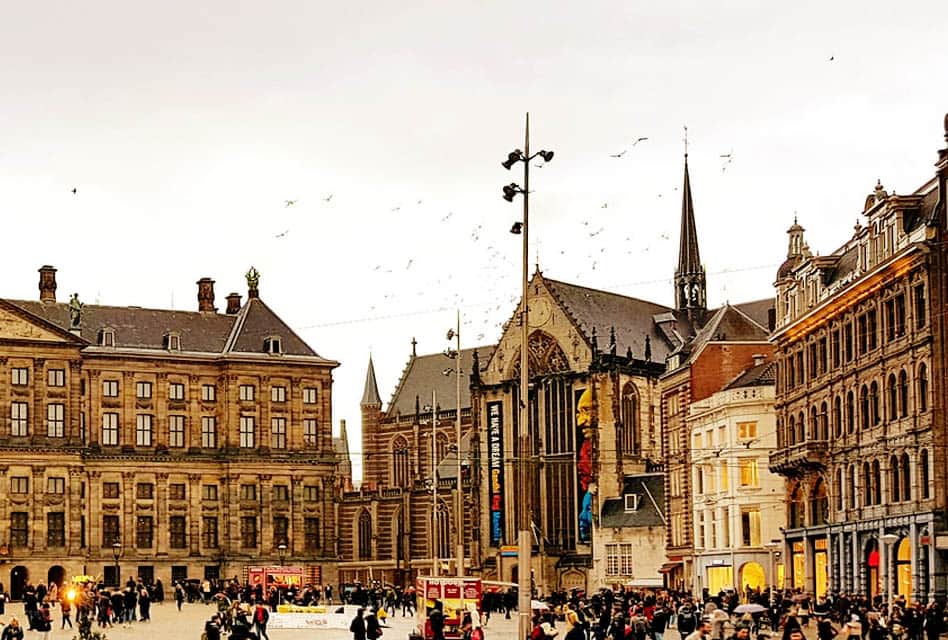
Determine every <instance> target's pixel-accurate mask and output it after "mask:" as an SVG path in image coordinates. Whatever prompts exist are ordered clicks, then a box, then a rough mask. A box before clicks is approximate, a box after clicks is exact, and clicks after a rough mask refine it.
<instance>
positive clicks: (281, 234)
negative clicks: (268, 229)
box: [276, 229, 290, 238]
mask: <svg viewBox="0 0 948 640" xmlns="http://www.w3.org/2000/svg"><path fill="white" fill-rule="evenodd" d="M289 232H290V230H289V229H287V230H286V231H284V232H283V233H278V234H276V237H277V238H285V237H286V234H288V233H289Z"/></svg>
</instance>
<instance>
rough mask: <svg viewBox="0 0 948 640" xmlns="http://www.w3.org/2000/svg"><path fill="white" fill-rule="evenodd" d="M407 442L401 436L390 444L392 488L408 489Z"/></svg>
mask: <svg viewBox="0 0 948 640" xmlns="http://www.w3.org/2000/svg"><path fill="white" fill-rule="evenodd" d="M410 475H411V474H410V473H409V459H408V441H407V440H406V439H405V438H403V437H402V436H398V437H397V438H395V441H394V442H393V443H392V486H393V487H401V488H402V489H408V488H410Z"/></svg>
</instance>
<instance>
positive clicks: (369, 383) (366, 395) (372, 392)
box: [361, 355, 382, 407]
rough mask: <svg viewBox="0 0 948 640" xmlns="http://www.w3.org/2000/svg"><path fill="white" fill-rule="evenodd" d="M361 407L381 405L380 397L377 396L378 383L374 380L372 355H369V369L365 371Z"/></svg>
mask: <svg viewBox="0 0 948 640" xmlns="http://www.w3.org/2000/svg"><path fill="white" fill-rule="evenodd" d="M361 405H362V406H363V407H366V406H373V405H374V406H378V407H381V406H382V398H381V397H379V385H378V383H377V382H376V381H375V365H374V364H372V356H371V355H370V356H369V369H368V371H366V372H365V390H364V391H363V392H362V402H361Z"/></svg>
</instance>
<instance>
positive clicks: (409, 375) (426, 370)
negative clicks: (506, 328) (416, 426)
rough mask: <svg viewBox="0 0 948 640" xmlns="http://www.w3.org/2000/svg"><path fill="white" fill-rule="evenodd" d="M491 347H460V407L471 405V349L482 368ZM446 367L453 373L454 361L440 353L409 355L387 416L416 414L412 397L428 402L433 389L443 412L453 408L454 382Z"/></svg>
mask: <svg viewBox="0 0 948 640" xmlns="http://www.w3.org/2000/svg"><path fill="white" fill-rule="evenodd" d="M493 350H494V345H489V346H481V347H474V348H471V349H461V409H462V410H463V409H467V408H469V407H470V406H471V369H472V367H473V364H474V352H475V351H477V352H478V357H479V359H480V366H481V370H482V371H483V370H484V368H485V367H486V366H487V361H488V359H489V358H490V354H491V352H492V351H493ZM445 369H451V370H452V372H453V371H454V360H453V359H451V358H448V357H447V356H445V355H444V354H443V353H432V354H428V355H421V356H417V355H413V356H411V357H410V358H409V360H408V364H407V365H405V370H404V371H403V372H402V377H401V380H399V382H398V386H397V387H396V388H395V392H394V393H393V394H392V399H391V400H390V401H389V403H388V407H387V408H386V409H385V413H386V414H387V415H389V416H394V415H397V414H401V415H412V414H414V413H415V398H416V397H418V398H420V401H421V404H422V405H425V404H431V392H432V391H435V392H436V393H437V397H438V406H439V407H441V410H442V411H452V410H454V405H455V402H456V401H455V397H456V396H457V388H456V384H457V383H456V382H455V379H454V373H451V374H450V375H444V370H445Z"/></svg>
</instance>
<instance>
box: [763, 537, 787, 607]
mask: <svg viewBox="0 0 948 640" xmlns="http://www.w3.org/2000/svg"><path fill="white" fill-rule="evenodd" d="M764 546H765V547H767V551H769V552H770V578H771V580H770V608H771V609H773V606H774V591H776V590H777V561H776V558H777V553H778V551H777V549H779V548H780V547H782V546H783V542H781V541H780V540H771V541H770V542H768V543H767V544H765V545H764Z"/></svg>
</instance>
